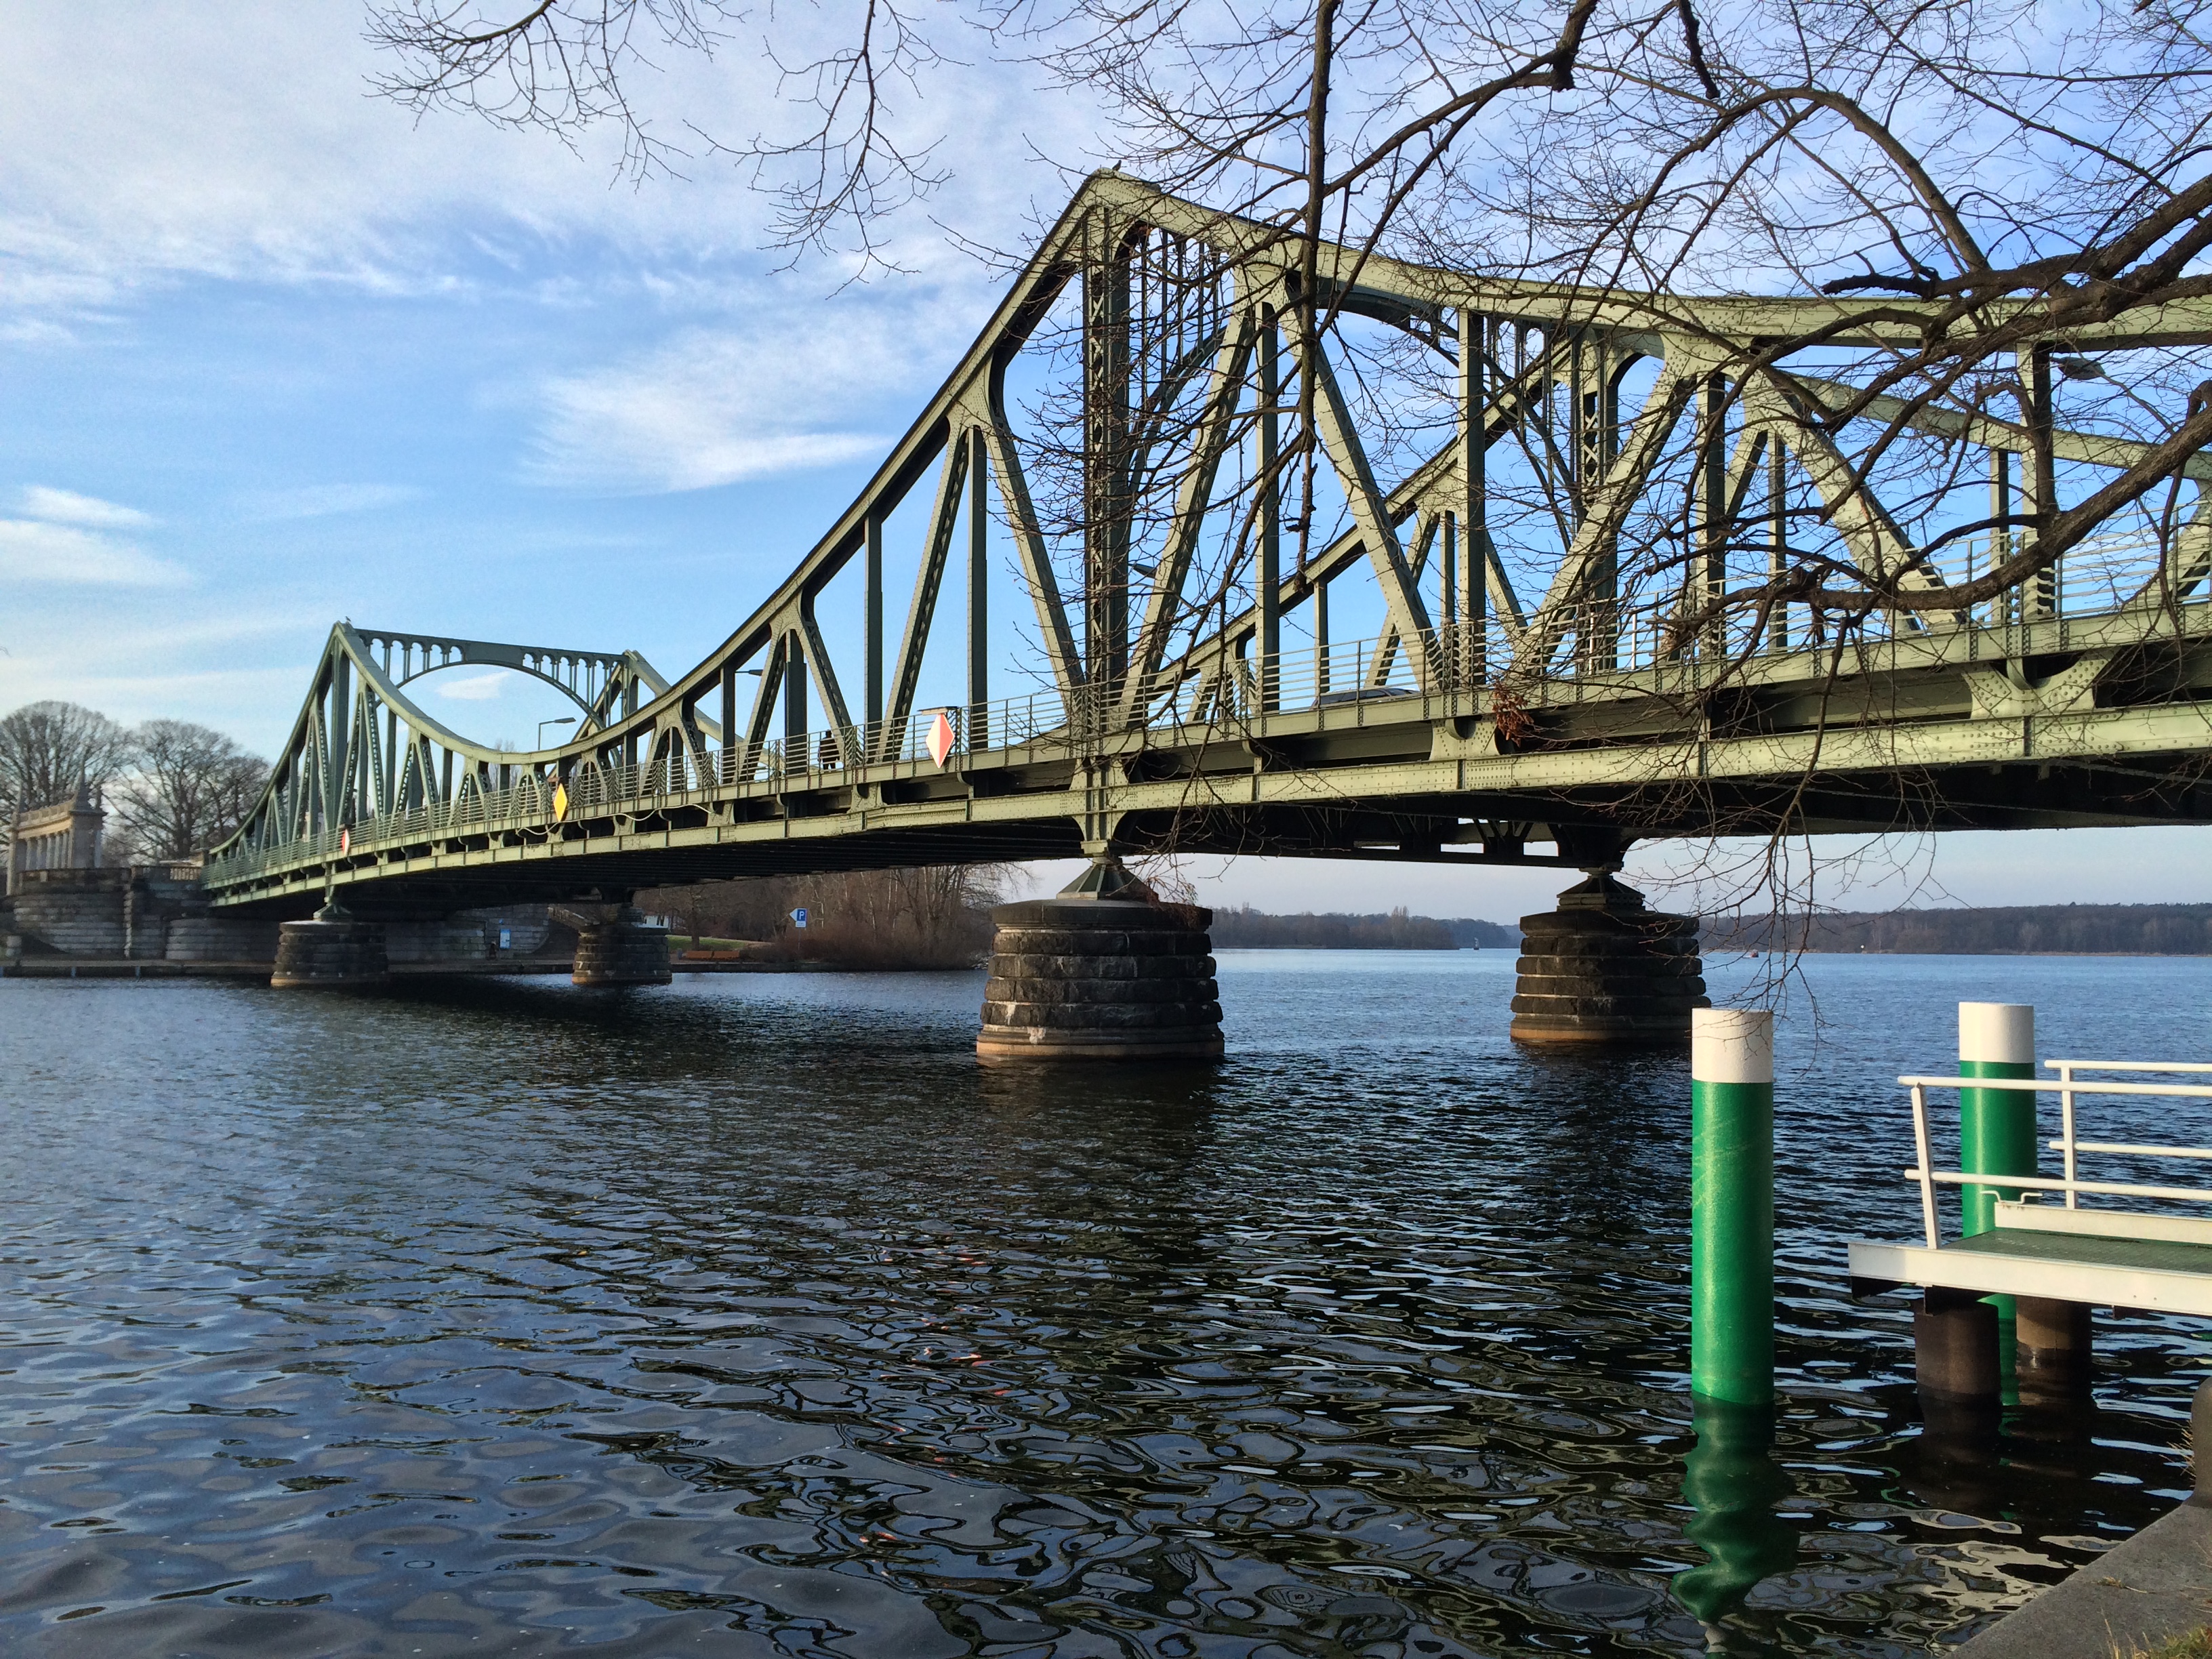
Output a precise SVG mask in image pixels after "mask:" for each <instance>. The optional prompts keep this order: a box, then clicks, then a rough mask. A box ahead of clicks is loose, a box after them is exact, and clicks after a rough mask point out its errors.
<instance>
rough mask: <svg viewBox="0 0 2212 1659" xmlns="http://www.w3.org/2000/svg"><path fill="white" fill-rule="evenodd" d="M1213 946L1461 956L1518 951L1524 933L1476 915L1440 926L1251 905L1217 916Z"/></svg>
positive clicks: (1400, 911) (1400, 912)
mask: <svg viewBox="0 0 2212 1659" xmlns="http://www.w3.org/2000/svg"><path fill="white" fill-rule="evenodd" d="M1212 933H1213V944H1214V947H1215V948H1216V949H1217V950H1222V951H1458V950H1467V949H1474V948H1488V949H1492V950H1495V949H1498V948H1499V947H1513V946H1518V945H1519V944H1520V943H1521V931H1520V929H1519V928H1517V927H1503V926H1500V925H1499V924H1498V923H1497V922H1494V921H1477V920H1476V919H1474V917H1472V916H1456V917H1454V918H1452V919H1451V920H1449V921H1440V920H1439V919H1437V917H1435V916H1416V915H1408V914H1407V909H1406V907H1405V906H1404V905H1402V904H1401V905H1400V906H1399V907H1398V908H1396V909H1395V910H1392V911H1389V912H1388V913H1387V914H1377V915H1345V914H1342V913H1340V912H1337V911H1330V912H1328V913H1327V914H1325V915H1315V914H1314V913H1313V912H1312V911H1310V910H1308V911H1305V912H1304V913H1303V914H1301V915H1294V916H1289V915H1270V914H1269V913H1267V912H1266V911H1264V910H1255V909H1254V908H1252V907H1251V906H1250V905H1249V904H1243V905H1236V906H1232V907H1230V908H1225V909H1220V910H1216V911H1215V912H1214V913H1213V928H1212Z"/></svg>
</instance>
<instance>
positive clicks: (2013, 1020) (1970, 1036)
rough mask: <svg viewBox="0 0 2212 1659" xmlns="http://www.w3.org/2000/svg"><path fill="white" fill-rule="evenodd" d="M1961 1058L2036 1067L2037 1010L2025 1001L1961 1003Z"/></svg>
mask: <svg viewBox="0 0 2212 1659" xmlns="http://www.w3.org/2000/svg"><path fill="white" fill-rule="evenodd" d="M1959 1058H1960V1060H2005V1061H2009V1062H2010V1063H2012V1064H2013V1065H2015V1066H2033V1065H2034V1064H2035V1010H2034V1008H2033V1006H2030V1005H2029V1004H2027V1003H2025V1002H1962V1003H1960V1005H1959Z"/></svg>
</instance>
